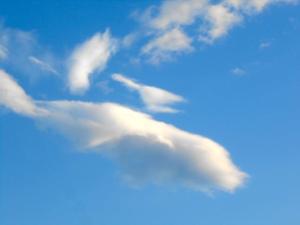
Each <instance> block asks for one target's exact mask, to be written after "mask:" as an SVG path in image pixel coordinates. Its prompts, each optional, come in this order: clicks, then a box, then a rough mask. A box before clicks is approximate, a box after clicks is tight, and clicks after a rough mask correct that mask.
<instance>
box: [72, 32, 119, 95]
mask: <svg viewBox="0 0 300 225" xmlns="http://www.w3.org/2000/svg"><path fill="white" fill-rule="evenodd" d="M116 45H117V43H116V40H115V39H113V38H112V37H111V35H110V32H109V30H106V31H105V32H104V33H102V34H101V33H96V34H95V35H94V36H92V37H91V38H90V39H88V40H87V41H85V42H84V43H82V44H81V45H79V46H78V47H77V48H76V49H75V50H74V51H73V53H72V55H71V57H70V59H69V68H68V69H69V75H68V86H69V88H70V91H71V92H72V93H77V94H78V93H79V94H80V93H83V92H85V91H86V90H87V89H88V88H89V86H90V76H91V75H92V74H93V73H95V72H101V71H103V70H104V69H105V67H106V64H107V63H108V60H109V59H110V57H111V56H112V54H114V53H115V51H116V48H117V46H116Z"/></svg>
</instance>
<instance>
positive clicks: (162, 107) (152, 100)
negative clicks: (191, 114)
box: [112, 74, 185, 113]
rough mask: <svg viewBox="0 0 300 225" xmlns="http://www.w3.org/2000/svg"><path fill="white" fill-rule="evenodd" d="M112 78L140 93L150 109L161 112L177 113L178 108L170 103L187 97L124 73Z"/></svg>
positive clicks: (114, 75)
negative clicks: (134, 78)
mask: <svg viewBox="0 0 300 225" xmlns="http://www.w3.org/2000/svg"><path fill="white" fill-rule="evenodd" d="M112 78H113V79H114V80H115V81H118V82H120V83H122V84H123V85H125V86H126V87H127V88H129V89H131V90H135V91H137V92H138V93H139V95H140V97H141V99H142V101H143V102H144V104H145V105H146V108H147V110H148V111H151V112H160V113H176V112H177V110H176V109H174V108H172V107H170V105H172V104H175V103H179V102H183V101H185V99H184V98H183V97H181V96H179V95H176V94H174V93H171V92H168V91H166V90H163V89H161V88H157V87H153V86H147V85H144V84H140V83H138V82H136V81H134V80H132V79H129V78H127V77H125V76H124V75H122V74H113V75H112Z"/></svg>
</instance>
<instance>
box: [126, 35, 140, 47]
mask: <svg viewBox="0 0 300 225" xmlns="http://www.w3.org/2000/svg"><path fill="white" fill-rule="evenodd" d="M138 38H139V34H138V33H136V32H134V33H130V34H128V35H126V36H125V37H124V38H123V39H122V45H123V46H124V47H125V48H129V47H131V46H132V45H133V43H134V42H136V41H137V39H138Z"/></svg>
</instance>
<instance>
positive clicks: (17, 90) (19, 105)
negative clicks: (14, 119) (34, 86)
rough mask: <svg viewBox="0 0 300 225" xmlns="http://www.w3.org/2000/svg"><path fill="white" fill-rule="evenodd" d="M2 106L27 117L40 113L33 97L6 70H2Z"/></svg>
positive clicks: (0, 78) (0, 80)
mask: <svg viewBox="0 0 300 225" xmlns="http://www.w3.org/2000/svg"><path fill="white" fill-rule="evenodd" d="M0 105H2V106H5V107H7V108H9V109H11V110H12V111H14V112H16V113H19V114H21V115H25V116H35V115H37V114H38V113H39V112H40V110H39V108H38V107H37V106H36V105H35V103H34V101H33V100H32V99H31V97H29V96H28V95H27V94H26V93H25V91H24V90H23V88H22V87H20V86H19V85H18V84H17V82H16V81H15V80H14V79H13V78H12V77H11V76H10V75H9V74H7V73H6V72H5V71H4V70H0Z"/></svg>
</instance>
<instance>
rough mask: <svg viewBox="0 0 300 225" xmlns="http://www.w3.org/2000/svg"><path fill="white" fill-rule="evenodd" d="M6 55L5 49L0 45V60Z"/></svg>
mask: <svg viewBox="0 0 300 225" xmlns="http://www.w3.org/2000/svg"><path fill="white" fill-rule="evenodd" d="M6 57H7V49H6V48H5V47H4V46H2V45H0V60H3V59H5V58H6Z"/></svg>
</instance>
